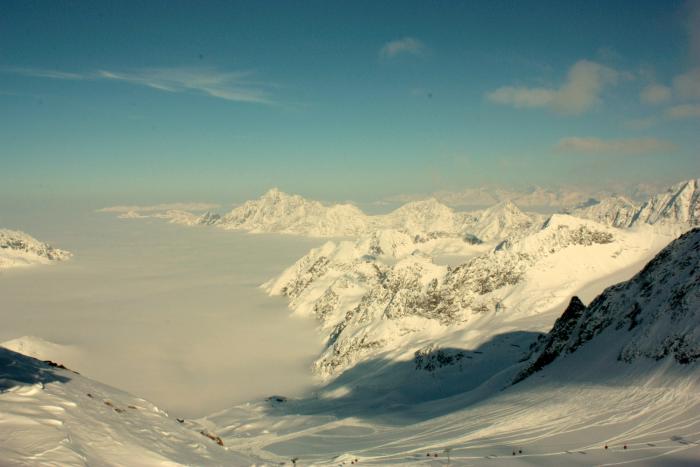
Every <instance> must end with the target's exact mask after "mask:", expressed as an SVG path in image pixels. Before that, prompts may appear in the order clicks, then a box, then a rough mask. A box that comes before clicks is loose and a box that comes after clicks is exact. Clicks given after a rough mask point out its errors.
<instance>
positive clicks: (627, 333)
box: [518, 228, 700, 380]
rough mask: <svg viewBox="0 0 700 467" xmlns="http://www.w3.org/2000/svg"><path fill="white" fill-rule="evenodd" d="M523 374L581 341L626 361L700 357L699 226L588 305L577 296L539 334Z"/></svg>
mask: <svg viewBox="0 0 700 467" xmlns="http://www.w3.org/2000/svg"><path fill="white" fill-rule="evenodd" d="M540 346H541V347H542V348H541V349H539V350H537V351H536V352H535V357H534V361H533V362H532V363H531V364H530V365H529V366H528V368H527V369H525V370H524V371H523V372H522V373H521V374H520V375H519V376H518V380H521V379H524V378H526V377H527V376H529V375H530V374H533V373H535V372H537V371H539V370H541V369H542V368H544V367H545V366H546V365H548V364H550V363H552V362H553V361H555V360H557V359H565V358H566V355H567V354H570V353H573V352H576V351H577V350H578V349H579V348H580V347H582V346H587V347H595V349H596V351H597V352H598V353H599V354H604V355H607V356H608V358H615V359H617V360H620V361H624V362H631V361H634V360H636V359H639V358H648V359H653V360H657V361H658V360H662V359H664V358H673V359H675V360H676V361H677V362H678V363H681V364H684V365H688V364H691V363H693V362H695V361H697V360H700V228H695V229H692V230H690V231H689V232H687V233H686V234H684V235H682V236H681V237H680V238H678V239H677V240H675V241H674V242H673V243H671V244H670V245H669V246H667V247H666V248H664V249H663V250H662V251H661V252H660V253H659V254H658V255H657V256H656V257H655V258H654V260H653V261H651V262H649V263H648V264H647V265H646V266H645V267H644V269H642V271H641V272H639V273H638V274H637V275H636V276H634V277H633V278H632V279H631V280H630V281H628V282H625V283H622V284H618V285H615V286H613V287H610V288H608V289H607V290H605V292H603V293H602V294H601V295H599V296H598V297H597V298H596V299H595V300H594V301H593V302H592V303H591V304H590V306H588V307H586V306H584V305H583V303H581V302H580V301H579V300H578V298H577V297H574V299H572V302H571V304H570V305H569V307H568V308H567V309H566V311H565V312H564V314H563V315H562V316H561V317H560V318H559V319H558V320H557V321H556V323H555V324H554V327H553V328H552V330H551V331H550V332H549V334H548V335H547V336H546V337H545V338H543V339H541V342H540Z"/></svg>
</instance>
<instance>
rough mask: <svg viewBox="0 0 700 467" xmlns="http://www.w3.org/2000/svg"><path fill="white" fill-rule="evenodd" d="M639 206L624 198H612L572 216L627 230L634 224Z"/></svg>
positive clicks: (579, 209)
mask: <svg viewBox="0 0 700 467" xmlns="http://www.w3.org/2000/svg"><path fill="white" fill-rule="evenodd" d="M638 212H639V206H637V205H635V204H634V203H632V202H631V201H630V200H628V199H627V198H625V197H623V196H611V197H609V198H603V199H602V200H601V201H599V202H596V203H594V204H591V205H589V206H585V207H580V208H577V209H574V210H573V211H572V213H571V214H572V215H574V216H577V217H582V218H584V219H591V220H594V221H596V222H599V223H601V224H605V225H611V226H613V227H619V228H627V227H631V226H632V223H633V222H634V220H635V218H636V216H637V213H638Z"/></svg>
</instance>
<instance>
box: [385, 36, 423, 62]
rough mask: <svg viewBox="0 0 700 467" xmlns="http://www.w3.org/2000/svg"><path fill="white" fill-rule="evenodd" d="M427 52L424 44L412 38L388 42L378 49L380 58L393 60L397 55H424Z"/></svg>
mask: <svg viewBox="0 0 700 467" xmlns="http://www.w3.org/2000/svg"><path fill="white" fill-rule="evenodd" d="M427 51H428V48H427V47H426V46H425V44H424V43H423V42H421V41H419V40H418V39H415V38H413V37H404V38H402V39H397V40H393V41H389V42H387V43H386V44H384V45H383V46H382V48H381V49H379V56H380V57H381V58H394V57H396V56H398V55H403V54H407V55H418V56H420V55H424V54H425V53H426V52H427Z"/></svg>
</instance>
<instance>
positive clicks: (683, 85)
mask: <svg viewBox="0 0 700 467" xmlns="http://www.w3.org/2000/svg"><path fill="white" fill-rule="evenodd" d="M673 88H674V90H675V91H676V93H677V94H678V96H679V97H680V98H681V99H700V68H695V69H693V70H690V71H688V72H687V73H683V74H682V75H678V76H676V77H675V78H674V79H673Z"/></svg>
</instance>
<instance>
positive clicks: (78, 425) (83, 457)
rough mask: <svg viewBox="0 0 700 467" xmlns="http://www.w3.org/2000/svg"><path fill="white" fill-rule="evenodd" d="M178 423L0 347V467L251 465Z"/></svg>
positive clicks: (136, 401)
mask: <svg viewBox="0 0 700 467" xmlns="http://www.w3.org/2000/svg"><path fill="white" fill-rule="evenodd" d="M106 364H108V362H107V363H106ZM185 425H186V424H182V423H179V422H178V421H177V420H175V419H173V418H170V417H169V416H168V414H166V413H165V412H163V411H162V410H160V409H158V407H156V406H154V405H153V404H151V403H150V402H147V401H145V400H143V399H140V398H138V397H134V396H131V395H129V394H127V393H125V392H122V391H119V390H117V389H114V388H111V387H109V386H105V385H103V384H100V383H97V382H94V381H91V380H89V379H87V378H84V377H82V376H80V375H79V374H77V373H74V372H73V371H71V370H68V369H63V368H60V367H58V366H56V364H49V363H46V362H41V361H39V360H36V359H34V358H31V357H26V356H24V355H20V354H18V353H15V352H12V351H10V350H7V349H5V348H2V347H0V464H1V465H3V466H13V465H18V466H19V465H61V466H88V465H129V466H135V467H136V466H154V465H163V466H166V465H167V466H176V465H251V464H252V463H253V462H251V460H250V458H247V457H245V456H242V455H239V454H237V453H236V452H234V451H231V450H229V449H228V448H227V447H226V446H225V445H224V446H223V447H222V446H219V445H217V444H216V442H215V441H214V440H212V439H210V438H208V437H206V436H204V435H202V434H201V433H200V432H199V430H192V429H191V428H188V427H187V426H185ZM210 434H211V433H210Z"/></svg>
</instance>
